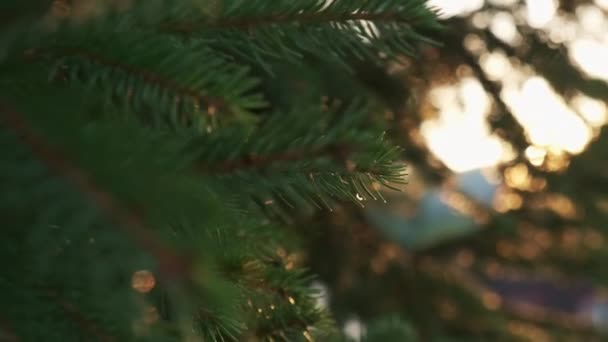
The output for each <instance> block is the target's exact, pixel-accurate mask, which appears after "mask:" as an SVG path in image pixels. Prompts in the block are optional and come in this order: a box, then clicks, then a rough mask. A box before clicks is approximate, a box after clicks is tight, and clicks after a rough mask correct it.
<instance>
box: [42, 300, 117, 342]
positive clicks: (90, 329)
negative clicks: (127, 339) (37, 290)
mask: <svg viewBox="0 0 608 342" xmlns="http://www.w3.org/2000/svg"><path fill="white" fill-rule="evenodd" d="M44 295H45V296H46V297H48V298H50V299H51V300H52V301H53V302H54V303H55V304H56V305H57V306H58V307H60V308H61V309H62V310H63V311H64V312H65V313H66V315H67V316H68V317H69V318H70V319H71V320H72V321H74V323H76V326H78V327H79V328H80V329H81V330H82V331H83V332H84V333H85V334H86V336H89V337H95V338H96V341H101V342H114V341H117V340H116V338H114V337H112V336H109V335H107V334H106V333H105V332H104V331H103V330H102V329H101V327H99V326H97V324H95V322H93V321H91V320H90V319H88V318H87V317H85V316H84V315H83V314H82V312H80V311H79V310H78V308H77V307H76V305H74V304H73V303H71V302H70V301H68V300H67V299H65V298H63V297H62V296H60V295H59V294H58V293H57V292H55V291H53V290H50V289H47V290H45V291H44Z"/></svg>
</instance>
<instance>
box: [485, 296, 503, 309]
mask: <svg viewBox="0 0 608 342" xmlns="http://www.w3.org/2000/svg"><path fill="white" fill-rule="evenodd" d="M481 301H482V303H483V305H484V306H485V307H486V308H488V309H490V310H497V309H498V308H500V305H501V304H502V300H501V298H500V296H498V295H497V294H496V293H494V292H489V291H488V292H484V293H483V294H482V295H481Z"/></svg>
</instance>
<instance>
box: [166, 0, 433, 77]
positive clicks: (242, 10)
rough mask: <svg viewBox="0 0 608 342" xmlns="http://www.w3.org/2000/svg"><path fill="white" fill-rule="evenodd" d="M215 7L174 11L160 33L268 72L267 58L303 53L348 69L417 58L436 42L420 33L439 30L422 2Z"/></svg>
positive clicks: (296, 58)
mask: <svg viewBox="0 0 608 342" xmlns="http://www.w3.org/2000/svg"><path fill="white" fill-rule="evenodd" d="M217 7H218V8H217V11H216V12H217V13H211V14H208V15H204V14H203V15H198V16H197V15H193V14H184V12H185V11H175V13H173V14H171V15H166V17H165V19H164V20H160V23H159V27H158V29H160V30H161V32H166V33H172V34H178V35H181V36H187V37H190V38H193V39H201V40H203V41H206V42H208V43H210V45H211V46H213V47H214V48H217V49H220V50H225V49H227V50H231V51H233V52H234V53H236V54H238V55H239V56H241V57H244V58H249V59H250V60H251V61H252V62H254V63H258V64H261V65H262V66H263V67H265V68H266V69H267V71H270V66H269V64H268V62H267V60H268V58H280V59H286V60H288V61H291V62H300V61H301V58H302V56H303V55H304V54H305V53H312V54H314V55H316V56H318V57H321V58H323V59H325V60H328V59H330V60H332V61H333V62H338V63H339V64H342V66H347V67H348V65H349V61H348V59H351V58H353V57H354V58H358V59H362V60H369V61H373V62H378V63H379V64H381V61H382V60H383V58H385V57H386V56H388V58H393V57H396V56H398V55H401V54H408V55H413V54H415V52H416V50H417V48H416V45H417V44H418V43H433V42H432V41H430V40H428V39H427V38H426V37H425V36H423V35H421V34H419V33H418V32H423V31H425V30H431V31H433V30H436V29H438V28H439V25H438V24H437V21H436V20H435V14H434V11H433V10H431V9H429V8H428V7H427V6H426V3H425V2H424V1H421V0H409V1H394V0H388V1H387V0H370V1H366V2H363V3H362V2H361V1H350V0H335V1H332V2H328V3H324V2H323V1H317V2H312V1H310V2H307V1H303V2H294V1H285V0H277V1H276V2H273V6H264V5H260V4H259V3H253V2H245V1H240V0H236V1H229V2H228V3H225V4H222V5H218V6H217ZM169 11H170V10H169ZM192 12H194V13H196V12H197V11H196V10H195V11H192ZM211 12H213V11H211ZM252 38H253V39H252ZM225 41H231V43H230V44H224V42H225ZM382 54H384V55H386V56H384V57H381V56H380V55H382Z"/></svg>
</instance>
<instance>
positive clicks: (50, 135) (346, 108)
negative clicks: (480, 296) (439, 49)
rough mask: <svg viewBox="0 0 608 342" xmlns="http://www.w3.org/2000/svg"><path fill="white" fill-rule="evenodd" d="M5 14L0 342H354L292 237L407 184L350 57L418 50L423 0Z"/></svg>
mask: <svg viewBox="0 0 608 342" xmlns="http://www.w3.org/2000/svg"><path fill="white" fill-rule="evenodd" d="M0 18H1V20H0V184H1V187H0V188H1V195H0V213H1V217H2V226H3V227H2V235H1V238H0V244H1V245H0V264H1V265H0V269H2V272H1V273H0V303H2V305H1V307H0V340H8V341H131V340H145V341H173V340H175V341H231V340H234V341H249V340H251V341H298V340H303V341H306V340H308V341H312V340H330V339H334V338H335V339H341V337H339V334H337V333H336V329H335V327H334V324H333V322H332V320H331V317H330V315H329V314H328V313H327V312H325V311H324V310H323V309H322V308H319V307H318V306H317V304H316V300H315V296H316V295H315V292H314V290H313V289H312V288H311V287H310V284H311V280H312V278H311V275H310V274H308V273H307V272H306V271H305V270H301V269H299V268H298V267H294V263H293V260H291V259H290V256H291V254H290V251H292V250H293V248H297V241H295V242H294V239H293V237H292V234H290V233H289V229H287V228H286V227H288V226H289V224H290V222H293V221H294V220H295V219H297V217H298V216H299V215H306V214H307V213H310V211H311V210H331V208H332V206H333V203H335V202H336V201H342V200H352V201H355V202H360V201H364V200H382V195H381V193H380V191H379V190H380V189H381V188H382V186H389V187H390V186H391V184H392V183H399V182H403V168H402V166H401V164H400V163H399V162H398V153H399V150H398V149H397V148H395V147H394V146H392V145H391V144H390V143H389V142H387V141H386V140H385V139H384V136H383V128H382V127H381V125H379V124H377V122H378V120H374V116H377V115H382V113H383V111H384V109H383V107H382V105H381V103H380V101H378V100H377V99H375V98H374V96H373V95H372V93H371V92H370V91H368V90H366V89H365V87H364V86H362V85H361V84H360V82H358V81H357V80H356V77H355V72H354V68H353V65H355V64H357V63H371V64H375V65H379V66H382V65H384V64H385V63H387V62H388V61H390V60H392V59H394V58H395V57H397V56H399V55H400V54H414V53H415V51H416V46H417V45H418V44H419V43H421V42H425V41H426V39H425V38H424V36H423V35H422V34H421V32H426V31H428V30H434V29H436V28H437V24H436V21H435V16H434V13H433V11H432V10H430V9H428V8H427V6H426V5H425V2H424V1H422V0H406V1H404V0H398V1H397V0H367V1H366V0H335V1H317V0H297V1H294V0H207V1H205V0H180V1H169V0H145V1H144V0H132V1H121V0H78V1H77V0H71V1H70V0H57V1H48V0H36V1H33V0H32V1H22V0H19V1H17V0H3V1H2V2H1V4H0ZM329 72H331V73H329ZM381 326H382V327H384V325H381ZM406 328H407V327H406ZM406 328H404V329H406ZM383 329H384V328H383ZM396 331H400V330H399V329H397V330H396ZM376 335H377V336H383V333H382V332H378V333H377V334H376ZM369 336H370V338H369V340H371V339H372V338H371V337H372V336H374V334H373V333H370V334H369Z"/></svg>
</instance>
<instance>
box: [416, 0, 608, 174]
mask: <svg viewBox="0 0 608 342" xmlns="http://www.w3.org/2000/svg"><path fill="white" fill-rule="evenodd" d="M485 1H491V2H493V3H495V4H503V5H508V4H511V3H513V2H514V1H515V0H460V1H455V0H430V1H429V4H430V5H431V6H434V7H436V8H438V9H440V13H441V16H442V17H450V16H454V15H459V14H466V13H470V12H472V11H475V10H477V9H479V8H480V7H481V6H483V4H484V2H485ZM606 10H608V0H595V5H593V4H589V5H584V6H580V7H579V9H578V10H577V12H576V18H575V19H574V20H571V19H567V18H564V17H562V16H560V15H558V13H557V6H556V2H555V1H554V0H527V1H526V7H525V8H524V10H523V11H522V13H516V14H512V13H510V12H506V11H505V12H501V13H499V14H497V15H495V16H494V17H491V18H487V17H479V18H477V19H478V21H479V22H482V23H481V24H483V22H485V24H487V25H488V27H489V28H490V29H491V30H492V32H493V33H494V34H496V36H498V37H500V38H501V39H503V40H505V41H510V42H517V40H518V38H520V37H518V34H517V30H516V29H515V22H516V20H519V19H523V20H525V21H526V22H527V23H528V25H530V26H532V27H534V28H537V29H539V30H543V31H545V32H546V33H547V34H548V35H549V37H550V38H551V39H552V40H554V41H556V42H560V43H563V44H565V45H566V46H568V48H569V57H570V58H571V60H572V61H574V62H575V64H577V65H578V66H579V67H580V69H581V70H583V71H584V72H585V73H586V74H588V75H591V76H593V77H596V78H599V79H604V80H607V81H608V62H606V61H608V34H606V32H608V17H607V15H606V13H608V11H606ZM515 16H519V17H518V18H516V17H515ZM474 22H475V21H474ZM481 66H482V68H483V69H484V70H485V72H486V73H487V74H488V75H489V76H490V78H492V79H495V80H501V81H502V82H503V92H502V94H501V96H502V98H503V100H504V101H505V102H506V103H507V105H508V106H509V107H510V110H511V111H512V112H513V114H514V115H515V117H516V118H517V120H518V121H519V122H520V123H521V124H522V125H523V126H524V127H525V128H526V130H527V132H528V134H529V138H530V140H531V142H532V143H533V145H534V146H532V147H531V148H530V151H527V152H530V153H529V155H530V156H532V157H533V158H535V162H539V163H540V162H542V159H543V158H544V156H546V154H547V153H549V152H551V153H555V152H558V153H560V152H567V153H569V154H577V153H580V152H582V151H584V149H585V148H586V146H587V145H588V143H589V142H590V141H591V139H592V138H593V131H594V128H597V127H599V126H601V125H603V124H605V123H606V121H607V120H608V112H607V109H606V106H605V104H604V103H603V102H600V101H597V100H594V99H591V98H588V97H586V96H584V95H582V94H581V95H577V96H575V97H574V99H573V100H572V102H570V103H565V102H564V100H563V99H562V98H561V97H559V96H558V95H557V94H556V93H555V92H554V91H553V89H552V88H551V86H550V85H549V83H548V82H547V81H546V80H545V79H543V78H542V77H539V76H537V75H534V74H531V73H530V72H529V71H522V70H520V69H518V68H516V67H515V66H513V65H512V64H511V62H510V61H509V59H508V58H507V57H506V56H504V55H502V54H498V53H492V54H486V55H483V56H482V57H481ZM429 100H430V101H431V102H432V103H433V104H434V105H435V106H436V107H437V108H438V112H439V115H438V117H437V118H434V119H431V120H427V121H426V122H424V123H423V125H422V127H421V132H422V135H423V137H424V138H425V139H426V140H427V142H428V144H429V147H430V149H431V150H432V151H433V152H434V153H435V154H436V155H437V156H438V157H439V158H440V159H441V160H442V161H443V162H444V163H445V164H446V165H447V166H448V167H449V168H450V169H452V170H453V171H455V172H466V171H470V170H475V169H480V168H488V167H492V166H494V165H496V164H497V163H499V162H500V161H504V160H508V159H509V158H510V155H511V153H510V151H509V149H508V146H507V145H506V144H505V143H503V142H502V141H501V140H500V139H498V138H497V137H495V136H493V135H491V134H490V132H489V129H488V127H487V124H486V123H485V118H486V116H487V115H488V112H489V110H490V102H489V99H488V97H487V96H486V94H485V92H484V90H483V88H482V87H481V85H480V84H479V82H478V81H477V80H476V79H474V78H463V79H461V80H460V81H459V82H458V83H457V84H450V85H445V86H441V87H439V88H436V89H434V90H432V91H431V93H430V98H429ZM527 154H528V153H527Z"/></svg>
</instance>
